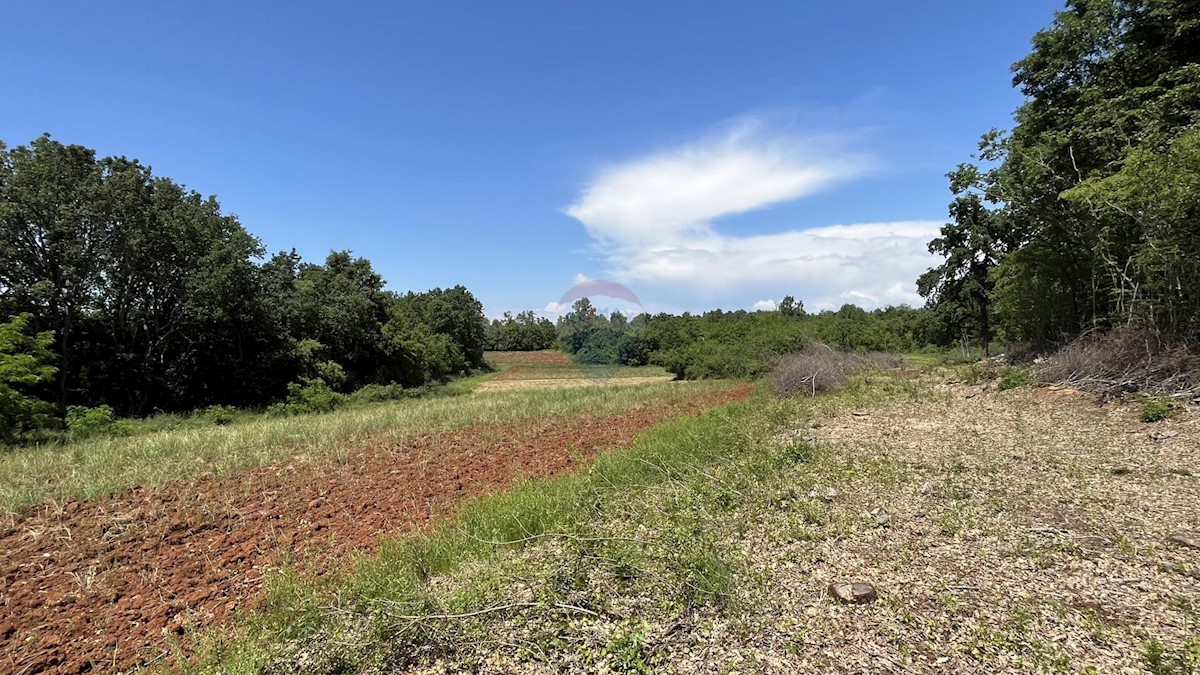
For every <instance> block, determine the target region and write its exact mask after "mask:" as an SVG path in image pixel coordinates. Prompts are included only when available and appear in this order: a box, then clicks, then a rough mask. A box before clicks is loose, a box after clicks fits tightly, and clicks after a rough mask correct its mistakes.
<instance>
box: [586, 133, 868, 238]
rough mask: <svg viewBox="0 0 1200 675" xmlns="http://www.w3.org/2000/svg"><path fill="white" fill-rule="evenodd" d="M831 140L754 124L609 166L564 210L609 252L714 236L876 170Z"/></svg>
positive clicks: (864, 160)
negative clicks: (723, 227) (727, 223)
mask: <svg viewBox="0 0 1200 675" xmlns="http://www.w3.org/2000/svg"><path fill="white" fill-rule="evenodd" d="M839 144H840V142H839V139H837V138H835V137H831V136H824V137H801V136H795V135H788V134H775V135H772V134H769V133H767V132H766V130H765V129H764V128H763V125H762V124H761V123H760V122H759V121H758V120H757V119H755V118H752V117H745V118H742V119H741V120H739V121H738V122H737V123H736V124H734V125H733V126H732V128H730V129H729V130H727V131H726V132H725V133H723V134H719V135H715V136H712V137H710V138H707V139H704V140H702V141H700V142H699V143H694V144H690V145H685V146H682V147H679V148H676V149H673V150H670V151H666V152H661V153H657V154H654V155H651V156H649V157H644V158H641V159H636V160H634V161H631V162H628V163H625V164H621V165H618V166H614V167H610V168H609V169H607V170H605V171H603V172H601V174H600V175H599V177H597V178H596V179H595V180H594V181H592V183H591V184H590V185H589V186H587V187H586V188H585V189H584V191H583V194H582V195H580V197H579V199H578V200H577V201H576V202H575V203H574V204H572V205H571V206H569V207H567V210H566V211H567V215H569V216H571V217H572V218H575V219H576V220H578V221H580V222H581V223H583V224H584V227H586V228H587V230H588V233H589V234H590V235H591V236H592V237H593V238H594V239H596V240H597V241H598V242H600V243H601V244H603V245H606V246H629V245H645V244H656V243H664V242H671V241H676V240H678V239H680V238H688V237H694V236H703V235H707V234H710V233H711V223H712V221H713V220H715V219H717V218H720V217H721V216H728V215H733V214H738V213H745V212H747V211H752V210H754V209H760V208H763V207H766V206H770V205H771V204H777V203H781V202H787V201H791V200H793V199H796V198H798V197H802V196H804V195H807V194H811V193H813V192H816V191H818V190H820V189H823V188H826V187H828V186H830V185H832V184H834V183H836V182H838V181H842V180H845V179H848V178H852V177H855V176H859V175H862V174H864V173H866V172H868V171H869V170H870V169H871V164H872V162H871V161H870V159H869V158H867V157H865V156H861V155H856V154H853V153H849V152H845V151H840V150H839V148H838V147H837V146H838V145H839Z"/></svg>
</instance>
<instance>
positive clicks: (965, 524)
mask: <svg viewBox="0 0 1200 675" xmlns="http://www.w3.org/2000/svg"><path fill="white" fill-rule="evenodd" d="M1197 414H1198V413H1197V412H1196V411H1195V410H1194V409H1193V408H1188V409H1182V410H1178V411H1176V413H1175V415H1174V416H1173V417H1172V418H1171V419H1170V420H1168V421H1166V422H1162V423H1158V424H1156V425H1147V424H1143V423H1141V422H1139V421H1138V419H1137V417H1138V409H1137V408H1136V407H1135V406H1131V405H1128V404H1108V405H1104V406H1100V405H1097V404H1096V403H1093V402H1092V401H1091V400H1089V399H1087V398H1086V397H1084V396H1083V395H1081V394H1079V393H1077V392H1073V391H1071V390H1053V389H1046V390H1038V389H1028V388H1021V389H1014V390H1010V391H1005V392H996V391H994V390H990V389H985V388H982V387H979V386H966V385H961V384H955V385H946V384H944V379H935V378H932V377H930V376H928V375H916V374H913V373H907V374H876V375H868V376H865V377H862V376H860V377H859V378H857V379H856V380H855V381H854V382H853V384H852V385H851V386H850V387H849V388H847V389H846V390H844V391H842V392H839V393H836V394H833V395H830V396H824V397H818V398H816V399H797V400H788V401H772V400H770V399H767V398H765V397H756V398H753V399H751V400H750V401H747V402H744V403H740V404H736V405H733V406H731V407H727V408H725V409H723V410H720V411H714V412H711V413H708V414H706V415H704V416H702V417H700V418H690V419H685V420H679V421H676V422H672V423H669V424H667V425H665V426H663V427H659V428H657V429H655V430H653V431H651V432H649V433H647V434H646V435H644V436H643V437H642V438H641V439H640V440H639V441H638V443H636V444H635V445H634V446H632V447H630V448H629V449H626V450H621V451H618V452H616V453H612V454H610V455H606V456H605V457H603V458H602V459H601V460H599V461H598V462H597V464H596V465H594V466H593V467H591V468H589V469H588V471H587V472H585V473H584V474H581V475H580V476H578V477H572V478H569V479H559V480H556V481H552V482H550V483H544V484H535V485H530V486H527V487H525V488H522V489H521V490H518V492H516V493H514V496H511V497H509V496H501V497H498V498H497V500H492V501H487V502H484V503H482V504H480V505H477V506H475V507H472V508H471V509H470V510H469V511H468V514H467V517H466V518H465V520H464V521H463V522H461V523H458V524H454V525H451V526H447V528H446V529H444V530H439V531H438V532H437V533H433V534H430V535H423V536H424V537H425V538H423V539H414V540H410V541H406V542H400V544H401V545H399V546H398V547H396V548H393V549H385V550H382V551H381V552H380V555H379V556H377V557H375V558H371V559H365V560H364V561H362V562H361V563H360V565H359V566H358V567H357V568H356V569H355V571H354V572H353V573H351V574H350V575H349V576H348V577H345V578H343V579H340V580H336V581H333V582H331V583H321V582H316V581H304V580H302V579H291V580H288V581H287V582H286V583H284V584H281V585H280V586H279V588H278V593H277V596H276V597H277V598H278V601H277V602H275V603H274V604H272V605H271V606H270V608H269V611H268V612H267V613H266V614H265V615H263V617H262V618H260V619H259V620H258V623H252V624H249V626H250V628H249V629H248V631H249V632H247V633H242V634H240V635H241V637H236V638H233V642H232V643H230V642H221V641H218V642H217V643H214V644H221V645H225V646H224V647H221V648H220V649H215V650H213V651H209V652H207V656H206V657H205V659H204V660H202V662H201V664H200V668H199V669H200V670H201V671H202V672H261V671H262V669H264V668H266V669H267V670H268V671H270V672H296V671H298V670H307V671H313V672H317V671H319V672H430V673H444V672H457V671H471V672H494V673H507V672H533V673H541V672H545V673H552V672H595V671H609V672H659V671H662V672H675V673H693V672H695V673H724V672H778V673H796V672H802V673H825V672H910V673H943V672H962V673H994V672H1013V673H1025V672H1097V673H1107V672H1130V673H1136V672H1151V673H1156V674H1167V673H1170V674H1181V673H1194V672H1197V669H1198V668H1200V639H1198V638H1197V636H1198V635H1200V565H1198V564H1197V559H1198V558H1197V556H1198V555H1200V554H1198V553H1197V548H1196V547H1197V546H1198V545H1200V543H1198V539H1200V536H1198V534H1197V533H1198V530H1200V477H1198V475H1197V473H1198V472H1197V471H1196V467H1197V466H1200V455H1198V454H1197V453H1198V451H1200V425H1197V423H1196V421H1197ZM563 504H567V505H566V506H564V505H563ZM842 581H858V582H866V583H870V584H872V585H873V586H874V588H875V590H876V592H877V594H878V599H877V600H876V601H874V602H870V603H867V604H862V605H842V604H839V603H837V602H835V601H834V600H833V598H831V597H830V596H829V595H828V594H827V591H826V589H827V586H829V585H830V584H831V583H835V582H842ZM280 635H291V636H292V638H293V639H289V638H283V639H281V638H280V637H279V636H280ZM230 644H232V645H234V646H233V647H232V648H230V646H229V645H230ZM347 645H349V647H348V646H347Z"/></svg>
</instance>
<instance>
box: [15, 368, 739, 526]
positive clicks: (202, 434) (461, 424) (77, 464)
mask: <svg viewBox="0 0 1200 675" xmlns="http://www.w3.org/2000/svg"><path fill="white" fill-rule="evenodd" d="M730 386H732V385H731V384H729V383H689V384H687V385H683V386H681V385H679V384H654V385H646V386H641V387H581V388H576V389H560V390H535V389H530V390H515V391H504V392H495V393H487V394H482V393H479V394H471V395H468V396H456V397H444V398H431V399H417V400H411V401H395V402H385V403H379V404H373V405H368V406H363V407H356V408H349V409H344V410H337V411H333V412H330V413H322V414H309V415H302V416H297V417H266V416H259V417H253V418H250V419H246V420H239V421H236V422H234V423H233V424H229V425H226V426H209V427H200V428H194V429H178V430H169V431H162V432H155V433H147V434H142V435H137V436H132V437H125V438H101V439H93V440H87V441H81V442H76V443H72V444H69V445H65V446H64V445H50V446H43V447H30V448H16V449H12V450H8V451H3V452H2V453H0V513H2V512H9V513H19V512H22V511H23V510H25V509H28V508H29V507H30V506H32V505H35V504H39V503H44V502H47V501H49V500H69V499H76V498H94V497H97V496H102V495H105V494H109V493H112V492H117V491H120V490H124V489H128V488H130V487H132V486H135V485H158V484H162V483H165V482H168V481H172V480H179V479H183V478H187V477H190V476H196V475H201V474H208V473H211V474H214V475H217V476H222V475H228V474H230V473H233V472H235V471H238V470H241V469H245V468H249V467H254V466H260V465H263V464H268V463H272V462H278V461H282V460H288V461H297V462H314V463H316V462H332V463H337V462H338V461H339V460H342V459H344V457H345V453H346V452H347V450H349V449H351V448H354V447H360V446H362V445H364V444H376V443H395V442H399V441H403V440H405V439H409V438H413V437H415V436H420V435H423V434H429V433H440V432H446V431H450V430H454V429H460V428H465V427H468V426H471V425H475V424H493V423H506V422H515V421H519V420H526V419H531V418H544V417H547V416H560V415H562V416H570V415H580V414H594V415H605V414H612V413H616V412H619V411H621V410H626V409H629V408H631V407H634V406H636V405H640V404H653V403H654V402H656V401H666V400H672V399H679V398H683V397H688V396H692V395H696V394H699V393H707V392H713V391H718V390H721V389H724V388H728V387H730Z"/></svg>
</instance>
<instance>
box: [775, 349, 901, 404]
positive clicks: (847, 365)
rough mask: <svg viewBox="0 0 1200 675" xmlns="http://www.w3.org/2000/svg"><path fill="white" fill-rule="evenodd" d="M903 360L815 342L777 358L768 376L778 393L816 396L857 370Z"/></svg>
mask: <svg viewBox="0 0 1200 675" xmlns="http://www.w3.org/2000/svg"><path fill="white" fill-rule="evenodd" d="M900 364H901V360H900V357H898V356H895V355H894V354H884V353H881V352H872V353H869V354H854V353H849V352H840V351H837V350H836V349H833V348H831V347H829V346H827V345H823V344H820V343H813V344H810V345H809V346H808V347H807V348H806V349H805V350H804V351H803V352H801V353H798V354H788V355H786V356H782V357H780V358H779V359H777V360H776V362H775V366H774V368H772V369H771V372H770V373H769V374H768V375H767V379H768V380H769V381H770V382H771V385H772V387H773V388H774V390H775V394H776V395H777V396H783V397H792V396H815V395H817V394H819V393H821V392H824V391H831V390H833V389H837V388H838V387H841V386H842V385H844V384H845V383H846V380H848V379H849V378H850V376H851V375H853V374H854V373H856V372H858V371H861V370H865V369H867V368H896V367H899V366H900Z"/></svg>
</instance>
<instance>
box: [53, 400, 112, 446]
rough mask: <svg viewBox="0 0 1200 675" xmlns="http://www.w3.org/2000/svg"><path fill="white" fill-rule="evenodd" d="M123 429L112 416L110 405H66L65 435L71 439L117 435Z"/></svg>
mask: <svg viewBox="0 0 1200 675" xmlns="http://www.w3.org/2000/svg"><path fill="white" fill-rule="evenodd" d="M124 431H125V428H124V426H123V425H122V424H121V423H120V422H118V421H117V419H116V418H115V417H114V416H113V409H112V407H111V406H107V405H102V406H97V407H95V408H89V407H87V406H82V405H73V406H68V407H67V435H68V436H69V437H70V438H71V440H73V441H75V440H79V439H82V438H92V437H94V436H118V435H120V434H122V433H124Z"/></svg>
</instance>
